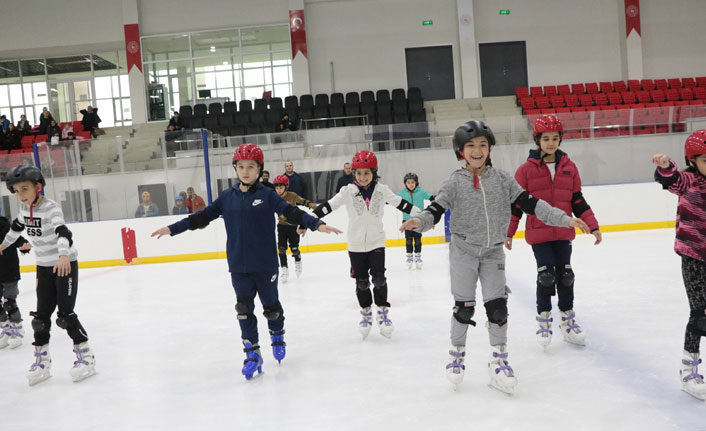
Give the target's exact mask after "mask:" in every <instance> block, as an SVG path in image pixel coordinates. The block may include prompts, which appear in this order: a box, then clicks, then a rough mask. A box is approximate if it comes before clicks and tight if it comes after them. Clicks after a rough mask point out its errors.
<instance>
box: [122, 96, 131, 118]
mask: <svg viewBox="0 0 706 431" xmlns="http://www.w3.org/2000/svg"><path fill="white" fill-rule="evenodd" d="M122 101H123V121H132V111H131V109H132V108H131V107H130V99H122Z"/></svg>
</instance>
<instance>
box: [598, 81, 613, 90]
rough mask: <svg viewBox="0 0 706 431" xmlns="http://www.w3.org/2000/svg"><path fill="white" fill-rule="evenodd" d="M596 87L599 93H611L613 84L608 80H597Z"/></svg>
mask: <svg viewBox="0 0 706 431" xmlns="http://www.w3.org/2000/svg"><path fill="white" fill-rule="evenodd" d="M598 87H599V88H600V89H601V93H612V92H613V84H612V83H611V82H609V81H601V82H599V83H598Z"/></svg>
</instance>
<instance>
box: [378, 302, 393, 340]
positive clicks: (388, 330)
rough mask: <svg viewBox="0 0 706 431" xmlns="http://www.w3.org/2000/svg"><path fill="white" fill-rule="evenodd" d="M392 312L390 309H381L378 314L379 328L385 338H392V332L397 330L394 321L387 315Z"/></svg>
mask: <svg viewBox="0 0 706 431" xmlns="http://www.w3.org/2000/svg"><path fill="white" fill-rule="evenodd" d="M389 311H390V309H389V308H388V307H380V308H379V309H378V312H377V319H376V320H377V322H378V328H380V335H382V336H383V337H387V338H391V337H392V331H394V330H395V327H394V325H393V324H392V320H390V319H389V318H388V317H387V313H388V312H389Z"/></svg>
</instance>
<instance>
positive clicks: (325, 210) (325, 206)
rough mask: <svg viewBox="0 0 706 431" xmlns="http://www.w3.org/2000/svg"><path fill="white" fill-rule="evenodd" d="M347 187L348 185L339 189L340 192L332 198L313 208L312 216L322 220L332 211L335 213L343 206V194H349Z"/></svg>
mask: <svg viewBox="0 0 706 431" xmlns="http://www.w3.org/2000/svg"><path fill="white" fill-rule="evenodd" d="M349 187H351V185H350V184H348V185H347V186H343V187H341V190H339V191H338V193H336V195H335V196H334V197H332V198H331V199H329V200H327V201H326V202H324V203H322V204H320V205H319V206H317V207H316V208H314V214H316V217H318V218H324V217H325V216H327V215H328V214H330V213H331V212H332V211H335V210H337V209H338V208H340V207H341V205H343V203H344V202H345V201H344V200H345V193H349V192H348V190H349ZM353 187H355V186H353Z"/></svg>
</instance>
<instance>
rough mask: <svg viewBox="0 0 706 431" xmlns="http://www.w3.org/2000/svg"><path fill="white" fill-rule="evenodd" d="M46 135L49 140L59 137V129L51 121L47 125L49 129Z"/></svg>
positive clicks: (54, 122)
mask: <svg viewBox="0 0 706 431" xmlns="http://www.w3.org/2000/svg"><path fill="white" fill-rule="evenodd" d="M47 135H49V139H50V140H51V138H52V137H54V136H58V137H61V127H59V125H58V124H56V121H54V120H51V123H49V127H47Z"/></svg>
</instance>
